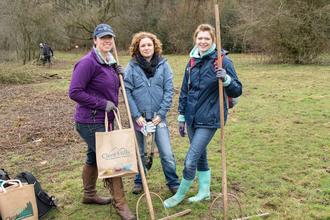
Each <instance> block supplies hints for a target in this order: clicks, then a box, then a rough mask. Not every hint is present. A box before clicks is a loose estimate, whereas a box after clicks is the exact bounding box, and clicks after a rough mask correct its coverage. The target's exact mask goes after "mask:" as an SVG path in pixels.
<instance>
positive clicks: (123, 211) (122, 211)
mask: <svg viewBox="0 0 330 220" xmlns="http://www.w3.org/2000/svg"><path fill="white" fill-rule="evenodd" d="M103 181H104V183H105V185H106V187H107V188H108V189H109V191H110V194H111V196H112V198H113V199H114V202H113V203H114V205H113V206H114V207H115V209H116V212H117V214H118V215H119V216H120V217H121V219H123V220H136V217H135V216H134V215H133V213H132V212H131V210H130V209H129V207H128V205H127V202H126V199H125V194H124V186H123V182H122V180H121V177H114V178H108V179H104V180H103Z"/></svg>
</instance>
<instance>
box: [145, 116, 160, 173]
mask: <svg viewBox="0 0 330 220" xmlns="http://www.w3.org/2000/svg"><path fill="white" fill-rule="evenodd" d="M156 117H157V112H154V118H156ZM155 133H156V131H155V132H153V133H152V141H151V153H150V154H149V156H148V157H147V158H146V159H147V161H146V168H147V170H150V168H151V166H152V162H153V157H154V153H155ZM145 144H146V143H145ZM144 150H146V148H144ZM144 152H146V151H144Z"/></svg>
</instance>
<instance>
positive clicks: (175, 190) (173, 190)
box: [170, 188, 179, 195]
mask: <svg viewBox="0 0 330 220" xmlns="http://www.w3.org/2000/svg"><path fill="white" fill-rule="evenodd" d="M178 189H179V188H171V189H170V191H171V192H172V194H173V195H175V193H176V192H177V191H178Z"/></svg>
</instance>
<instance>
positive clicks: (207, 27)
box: [194, 24, 215, 43]
mask: <svg viewBox="0 0 330 220" xmlns="http://www.w3.org/2000/svg"><path fill="white" fill-rule="evenodd" d="M201 31H208V32H209V33H210V35H211V38H212V42H213V43H215V29H214V27H213V26H212V25H210V24H201V25H199V26H198V28H197V29H196V31H195V33H194V43H196V38H197V35H198V33H199V32H201Z"/></svg>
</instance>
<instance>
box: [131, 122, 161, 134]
mask: <svg viewBox="0 0 330 220" xmlns="http://www.w3.org/2000/svg"><path fill="white" fill-rule="evenodd" d="M135 130H137V131H140V132H141V133H142V134H143V135H144V136H147V135H148V133H153V132H155V131H156V126H155V125H154V124H153V123H152V122H151V121H150V122H148V123H147V124H144V125H143V126H139V125H138V124H137V123H136V122H135Z"/></svg>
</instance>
